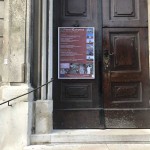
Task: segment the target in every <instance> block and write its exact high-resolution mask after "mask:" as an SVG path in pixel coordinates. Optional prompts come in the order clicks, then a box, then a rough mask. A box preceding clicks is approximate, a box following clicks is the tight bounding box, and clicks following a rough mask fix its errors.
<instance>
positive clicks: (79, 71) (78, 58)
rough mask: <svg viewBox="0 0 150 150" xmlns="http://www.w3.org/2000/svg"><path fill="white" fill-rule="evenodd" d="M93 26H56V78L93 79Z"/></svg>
mask: <svg viewBox="0 0 150 150" xmlns="http://www.w3.org/2000/svg"><path fill="white" fill-rule="evenodd" d="M94 32H95V31H94V27H59V28H58V34H59V36H58V79H95V34H94Z"/></svg>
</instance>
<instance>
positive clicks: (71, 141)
mask: <svg viewBox="0 0 150 150" xmlns="http://www.w3.org/2000/svg"><path fill="white" fill-rule="evenodd" d="M136 145H137V146H136ZM114 146H115V147H114ZM118 146H119V147H120V146H121V147H123V148H124V149H125V150H128V147H129V148H131V147H132V146H133V148H134V146H136V149H135V150H150V130H149V129H107V130H99V129H96V130H95V129H94V130H86V129H85V130H54V131H53V132H52V133H51V134H43V135H42V134H41V135H32V136H31V145H30V146H27V147H25V148H24V150H120V149H117V147H118ZM143 146H144V149H143ZM113 147H114V148H113ZM112 148H113V149H112ZM138 148H141V149H138Z"/></svg>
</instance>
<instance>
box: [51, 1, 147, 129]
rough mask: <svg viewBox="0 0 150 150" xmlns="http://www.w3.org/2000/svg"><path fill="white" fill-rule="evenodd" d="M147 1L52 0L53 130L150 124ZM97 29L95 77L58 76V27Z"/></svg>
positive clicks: (138, 126) (133, 126)
mask: <svg viewBox="0 0 150 150" xmlns="http://www.w3.org/2000/svg"><path fill="white" fill-rule="evenodd" d="M147 7H148V5H147V0H54V39H53V41H54V83H53V99H54V111H53V113H54V115H53V119H54V128H57V129H58V128H62V129H65V128H68V129H69V128H70V129H72V128H75V129H76V128H149V127H150V119H149V114H150V110H149V105H150V104H149V99H150V97H149V93H150V90H149V51H148V13H147ZM73 26H74V27H95V60H96V61H95V75H96V78H95V79H94V80H78V79H76V80H69V79H68V80H60V79H58V77H57V74H58V67H57V66H58V48H57V45H58V40H57V39H58V27H73Z"/></svg>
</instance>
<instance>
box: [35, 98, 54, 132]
mask: <svg viewBox="0 0 150 150" xmlns="http://www.w3.org/2000/svg"><path fill="white" fill-rule="evenodd" d="M52 112H53V101H52V100H39V101H37V102H36V107H35V116H36V119H35V120H36V121H35V125H36V128H35V131H36V134H49V133H51V131H52V129H53V125H52V124H53V123H52V122H53V120H52Z"/></svg>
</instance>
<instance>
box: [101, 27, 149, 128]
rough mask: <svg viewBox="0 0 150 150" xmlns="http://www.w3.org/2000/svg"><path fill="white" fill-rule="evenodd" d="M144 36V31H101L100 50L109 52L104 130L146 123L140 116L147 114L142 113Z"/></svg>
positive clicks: (146, 101) (145, 57) (145, 82)
mask: <svg viewBox="0 0 150 150" xmlns="http://www.w3.org/2000/svg"><path fill="white" fill-rule="evenodd" d="M147 34H148V30H147V28H107V29H104V32H103V37H104V38H103V39H104V40H103V44H104V45H103V50H104V51H105V49H108V50H109V52H110V55H109V61H110V63H109V66H108V67H107V69H105V68H104V82H103V85H104V107H105V109H106V110H105V117H106V127H108V128H114V127H115V124H116V123H115V122H118V123H119V122H120V125H119V126H116V127H117V128H118V127H121V128H130V127H132V128H136V127H137V128H146V127H148V124H149V123H150V122H149V121H148V117H147V119H146V116H144V115H145V114H149V113H150V111H147V112H146V110H147V109H148V108H149V91H150V89H149V59H148V56H149V53H148V38H147ZM140 113H142V114H140ZM142 116H143V117H142ZM141 119H142V120H141ZM144 119H146V120H147V121H146V120H144ZM138 120H140V121H139V122H138ZM141 121H142V122H143V121H144V122H145V125H144V123H141ZM121 123H122V124H121ZM149 127H150V124H149Z"/></svg>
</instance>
